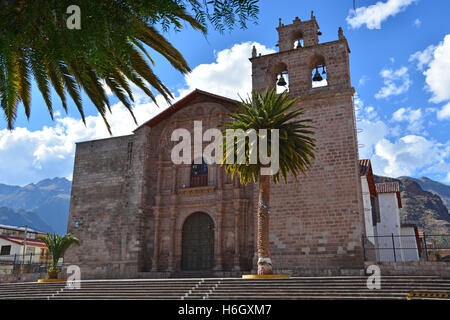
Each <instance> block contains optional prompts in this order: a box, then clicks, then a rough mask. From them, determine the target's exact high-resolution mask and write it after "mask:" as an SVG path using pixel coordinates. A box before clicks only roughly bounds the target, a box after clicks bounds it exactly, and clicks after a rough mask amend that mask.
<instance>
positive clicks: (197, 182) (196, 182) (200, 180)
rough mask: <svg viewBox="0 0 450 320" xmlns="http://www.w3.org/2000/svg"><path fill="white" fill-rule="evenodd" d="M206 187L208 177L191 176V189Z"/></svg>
mask: <svg viewBox="0 0 450 320" xmlns="http://www.w3.org/2000/svg"><path fill="white" fill-rule="evenodd" d="M207 185H208V175H200V176H194V175H192V176H191V187H205V186H207Z"/></svg>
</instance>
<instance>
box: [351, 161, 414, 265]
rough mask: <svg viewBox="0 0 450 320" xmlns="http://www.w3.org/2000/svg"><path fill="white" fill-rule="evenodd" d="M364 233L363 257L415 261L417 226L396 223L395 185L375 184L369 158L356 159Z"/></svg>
mask: <svg viewBox="0 0 450 320" xmlns="http://www.w3.org/2000/svg"><path fill="white" fill-rule="evenodd" d="M359 168H360V177H361V188H362V196H363V204H364V221H365V229H366V230H365V231H366V238H367V239H366V240H365V241H367V243H366V246H365V249H366V251H367V252H366V253H367V254H366V256H367V257H368V259H369V260H370V259H375V260H376V261H418V260H419V250H420V245H418V239H419V235H418V231H417V227H416V226H413V225H404V226H402V225H401V224H400V213H401V208H402V201H401V196H400V185H399V183H398V182H386V183H377V184H375V181H374V177H373V172H372V166H371V163H370V160H369V159H363V160H359Z"/></svg>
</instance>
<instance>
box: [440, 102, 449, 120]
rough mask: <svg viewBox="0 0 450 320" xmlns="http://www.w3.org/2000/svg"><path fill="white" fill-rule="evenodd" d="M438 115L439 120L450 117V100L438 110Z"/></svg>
mask: <svg viewBox="0 0 450 320" xmlns="http://www.w3.org/2000/svg"><path fill="white" fill-rule="evenodd" d="M437 117H438V119H439V120H443V119H450V102H449V103H447V104H446V105H445V106H443V107H442V109H441V110H439V111H438V112H437Z"/></svg>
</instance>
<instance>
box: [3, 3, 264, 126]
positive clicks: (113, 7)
mask: <svg viewBox="0 0 450 320" xmlns="http://www.w3.org/2000/svg"><path fill="white" fill-rule="evenodd" d="M76 2H77V1H75V3H74V1H72V0H34V1H25V0H0V30H1V32H0V108H1V109H2V110H3V113H4V115H5V119H6V122H7V126H8V128H9V129H10V130H12V129H13V127H14V121H15V119H16V117H17V112H18V105H19V103H20V102H22V104H23V106H24V111H25V115H26V116H27V118H29V117H30V114H31V94H30V91H31V80H32V78H34V80H35V81H36V84H37V87H38V89H39V91H40V92H41V94H42V96H43V98H44V101H45V103H46V105H47V108H48V112H49V113H50V117H51V118H52V119H53V105H52V100H51V94H50V89H51V87H53V89H54V90H55V92H56V94H57V95H58V96H59V98H60V99H61V102H62V107H63V108H64V110H65V111H66V112H67V111H68V110H67V102H66V93H68V95H70V97H71V98H72V100H73V101H74V103H75V105H76V107H77V109H78V111H79V113H80V115H81V117H82V119H83V122H85V116H84V109H83V105H82V101H81V90H82V89H83V90H84V91H85V93H86V94H87V96H88V97H89V99H90V100H91V101H92V103H93V104H94V105H95V107H96V109H97V110H98V112H99V113H100V115H101V116H102V117H103V119H104V121H105V124H106V126H107V128H108V130H109V131H110V127H109V124H108V122H107V120H106V118H105V115H106V112H107V110H109V111H111V110H110V103H109V100H108V97H107V94H106V93H105V87H106V86H107V87H109V89H110V90H111V91H112V93H113V94H114V95H115V96H116V97H117V98H118V99H119V100H120V101H121V102H122V103H123V104H124V106H125V107H127V108H128V110H129V111H130V113H131V115H132V116H133V112H132V108H131V102H130V101H134V100H133V99H134V98H133V94H132V92H131V90H130V86H129V83H128V81H131V82H132V83H134V84H135V85H136V86H137V87H139V88H140V89H142V90H143V91H144V92H145V93H146V94H147V95H148V96H149V97H150V98H152V99H153V101H155V103H156V100H155V96H154V93H153V92H152V90H150V89H149V87H152V88H153V89H154V90H156V92H158V93H160V94H161V95H162V96H163V97H164V98H165V99H166V100H167V101H169V100H170V99H171V98H172V94H171V92H170V91H169V89H168V88H167V87H166V86H165V85H164V84H163V83H162V81H161V80H160V79H159V78H158V76H157V75H156V74H155V73H154V72H153V70H152V67H151V66H150V65H149V63H148V61H149V62H150V63H151V64H152V65H154V60H152V57H151V56H150V54H149V49H150V50H151V52H152V53H153V52H156V53H158V54H160V55H162V56H163V57H164V58H165V59H166V60H167V61H168V62H169V63H170V64H171V65H172V66H173V67H174V68H175V69H176V70H178V71H179V72H181V73H187V72H189V71H190V68H189V66H188V64H187V62H186V61H185V59H184V58H183V56H182V55H181V53H180V52H179V51H178V50H177V49H175V48H174V47H173V46H172V44H171V43H170V42H169V41H167V40H166V39H165V38H164V37H163V36H162V34H161V33H160V31H158V29H160V30H162V31H167V30H169V29H172V28H173V29H175V30H176V31H179V30H181V29H182V28H183V26H184V24H188V25H190V26H191V27H192V28H193V29H194V30H198V31H201V32H203V33H205V34H206V32H207V23H208V22H210V23H212V25H213V27H214V28H215V29H218V30H219V31H223V30H224V28H226V27H228V28H230V29H232V27H233V25H235V24H239V25H240V26H241V27H242V28H245V27H246V21H247V20H248V19H256V15H257V13H258V6H257V5H256V2H257V0H232V1H227V4H226V5H224V4H223V1H221V0H214V1H208V2H206V1H202V2H199V1H198V0H155V1H148V0H95V1H79V3H76ZM74 4H77V5H78V7H79V8H80V15H79V16H80V18H81V20H80V21H81V23H80V29H79V30H78V29H70V28H68V26H67V22H68V19H69V18H71V17H72V16H73V13H72V12H70V11H69V12H67V11H68V8H69V7H70V6H71V5H74ZM188 11H190V13H189V12H188ZM69 21H70V20H69ZM146 58H147V59H148V60H147V59H146ZM133 119H134V116H133ZM134 120H135V122H136V119H134ZM110 133H111V131H110Z"/></svg>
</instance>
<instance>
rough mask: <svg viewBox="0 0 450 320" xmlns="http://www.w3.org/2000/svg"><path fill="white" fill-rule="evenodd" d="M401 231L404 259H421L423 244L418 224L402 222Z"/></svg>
mask: <svg viewBox="0 0 450 320" xmlns="http://www.w3.org/2000/svg"><path fill="white" fill-rule="evenodd" d="M400 232H401V243H402V248H403V250H402V251H403V261H419V259H420V255H419V253H420V250H421V246H420V240H419V230H418V229H417V226H416V225H413V224H402V225H400Z"/></svg>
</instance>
